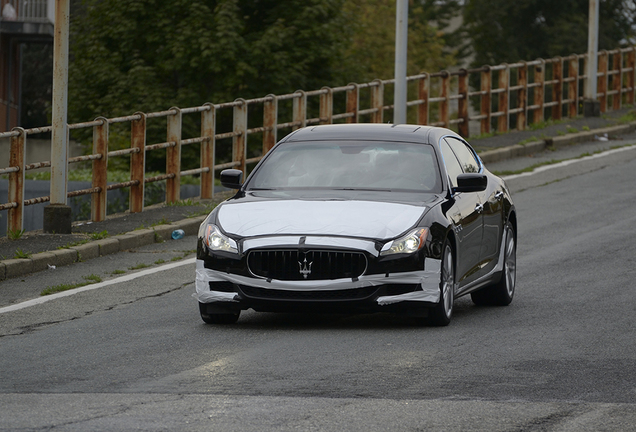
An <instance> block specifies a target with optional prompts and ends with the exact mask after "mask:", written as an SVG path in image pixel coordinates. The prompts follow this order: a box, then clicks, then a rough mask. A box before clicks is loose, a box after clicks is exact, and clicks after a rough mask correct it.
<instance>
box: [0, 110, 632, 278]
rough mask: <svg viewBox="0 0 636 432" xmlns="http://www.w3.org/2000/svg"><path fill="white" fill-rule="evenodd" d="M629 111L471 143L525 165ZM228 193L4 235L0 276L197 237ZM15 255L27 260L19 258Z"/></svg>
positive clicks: (625, 121) (498, 163) (603, 130)
mask: <svg viewBox="0 0 636 432" xmlns="http://www.w3.org/2000/svg"><path fill="white" fill-rule="evenodd" d="M629 113H630V110H629V109H623V110H620V111H615V112H611V113H608V114H607V115H604V116H603V117H597V118H583V117H579V118H575V119H567V120H564V121H563V122H559V123H558V124H548V125H546V126H545V127H544V128H541V129H536V130H527V131H514V132H510V133H506V134H500V135H494V136H488V137H483V138H476V139H469V142H470V143H471V144H472V145H473V147H474V148H475V149H476V150H477V151H478V152H479V155H480V157H481V158H482V160H483V161H484V163H485V164H486V165H487V167H488V168H489V169H490V170H491V171H499V170H501V171H503V170H506V169H523V168H524V167H528V166H531V165H532V164H534V163H535V159H534V158H533V156H534V155H538V154H541V153H544V152H546V150H552V149H555V148H564V147H567V146H573V144H577V143H583V142H588V143H589V142H594V140H595V137H596V136H601V137H604V136H605V134H607V137H608V138H610V139H611V138H618V137H619V136H620V135H622V134H629V133H631V132H634V131H636V121H634V120H636V119H634V118H633V117H630V116H629V115H628V114H629ZM630 120H631V121H630ZM598 143H599V145H600V144H602V148H609V147H610V146H612V145H614V144H615V143H614V142H612V141H611V140H610V141H599V142H598ZM573 147H576V146H573ZM596 147H598V146H595V148H596ZM586 151H587V150H586ZM570 153H572V151H571V152H570ZM572 154H575V156H576V155H578V153H576V152H574V153H572ZM575 156H574V157H575ZM544 159H545V157H544ZM508 167H514V168H508ZM520 167H521V168H520ZM229 196H230V194H228V193H224V194H217V195H216V196H215V198H214V199H213V200H206V201H197V200H187V201H185V202H183V203H181V204H184V205H171V206H167V205H165V204H158V205H154V206H151V207H148V208H146V209H145V210H144V211H143V212H142V213H135V214H130V213H123V214H117V215H112V216H109V217H108V218H107V220H105V221H103V222H94V223H91V222H84V223H75V224H74V226H73V229H72V234H66V235H60V234H44V233H42V232H41V231H33V232H28V233H25V234H23V235H22V236H21V237H20V238H19V239H17V240H9V239H7V238H6V237H3V238H0V259H1V261H0V280H5V279H10V278H17V277H20V276H23V275H26V274H29V273H33V272H37V271H41V270H46V269H48V268H49V266H51V265H55V266H62V265H69V264H72V263H74V262H78V261H85V260H88V259H92V258H97V257H99V256H101V255H107V254H111V253H117V252H119V251H122V250H127V249H131V248H135V247H139V246H144V245H147V244H151V243H154V242H157V241H161V240H166V239H169V238H170V235H171V233H172V231H174V230H176V229H183V230H184V231H185V232H186V235H194V234H196V233H197V230H198V228H199V225H200V224H201V222H202V221H203V219H204V218H205V216H206V215H207V214H208V213H209V212H210V211H211V210H212V209H213V208H214V207H215V206H216V205H217V204H218V203H219V202H221V201H223V200H224V199H226V198H228V197H229ZM16 255H28V258H15V257H16Z"/></svg>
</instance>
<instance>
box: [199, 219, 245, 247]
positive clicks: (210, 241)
mask: <svg viewBox="0 0 636 432" xmlns="http://www.w3.org/2000/svg"><path fill="white" fill-rule="evenodd" d="M203 241H204V242H205V244H206V245H207V246H208V248H210V250H213V251H224V252H230V253H236V254H237V253H238V247H237V245H236V242H235V241H234V240H232V239H231V238H229V237H228V236H226V235H224V234H223V233H222V232H221V230H220V229H219V227H217V226H216V225H213V224H209V225H208V226H206V227H205V233H204V236H203Z"/></svg>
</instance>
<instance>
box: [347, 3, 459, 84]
mask: <svg viewBox="0 0 636 432" xmlns="http://www.w3.org/2000/svg"><path fill="white" fill-rule="evenodd" d="M458 3H459V2H458V1H456V0H443V1H433V0H424V1H421V2H410V6H409V40H408V54H407V62H408V65H407V74H409V75H414V74H418V73H420V72H421V71H429V72H430V71H435V72H437V71H438V70H441V69H446V68H449V67H451V66H453V65H454V64H455V62H456V60H455V54H456V53H455V52H449V47H448V46H449V43H450V42H451V41H449V40H448V38H447V37H448V35H445V34H444V33H443V32H441V31H440V30H439V28H440V27H444V26H445V25H446V24H447V23H448V20H449V19H450V18H451V17H452V15H453V14H454V13H456V11H457V10H458ZM395 7H396V2H395V0H346V1H345V5H344V10H343V12H344V15H345V16H346V17H347V21H348V22H349V23H350V26H351V28H352V30H353V34H352V35H351V42H350V43H349V44H348V47H347V50H346V54H345V56H346V61H345V62H344V63H343V64H342V67H343V71H342V75H346V76H347V77H348V80H349V81H356V82H367V81H371V80H373V79H376V78H381V79H386V78H391V77H393V74H394V71H395Z"/></svg>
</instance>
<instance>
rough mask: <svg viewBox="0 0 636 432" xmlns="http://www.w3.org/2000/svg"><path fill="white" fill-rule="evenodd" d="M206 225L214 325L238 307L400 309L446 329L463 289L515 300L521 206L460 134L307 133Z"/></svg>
mask: <svg viewBox="0 0 636 432" xmlns="http://www.w3.org/2000/svg"><path fill="white" fill-rule="evenodd" d="M221 182H222V184H223V185H224V186H226V187H228V188H231V189H237V190H238V192H237V193H236V195H234V196H233V197H232V198H231V199H229V200H227V201H225V202H224V203H222V204H221V205H219V206H218V207H216V208H215V209H214V210H213V211H212V212H211V213H210V215H209V216H208V217H207V219H206V220H205V221H204V222H203V224H202V225H201V228H200V230H199V236H198V237H199V238H198V243H197V265H196V294H195V297H196V298H197V300H198V301H199V310H200V314H201V318H202V319H203V321H205V322H206V323H216V324H220V323H233V322H236V320H237V319H238V317H239V314H240V312H241V310H245V309H248V308H251V309H254V310H256V311H267V312H307V311H311V312H342V313H361V312H389V313H397V314H404V315H409V316H414V317H421V318H422V319H423V321H425V322H427V323H429V324H431V325H438V326H439V325H448V323H449V322H450V320H451V316H452V313H453V302H454V300H455V298H457V297H459V296H463V295H466V294H470V295H471V298H472V300H473V302H474V303H476V304H479V305H487V304H491V305H508V304H509V303H510V302H511V301H512V297H513V295H514V291H515V275H516V232H517V215H516V211H515V207H514V205H513V203H512V199H511V197H510V193H509V191H508V189H507V187H506V185H505V183H504V182H503V180H501V179H500V178H499V177H497V176H495V175H493V174H492V173H490V172H489V171H488V170H486V168H485V167H484V165H483V163H482V161H481V160H480V158H479V156H477V153H476V152H475V151H474V150H473V149H472V148H471V147H470V145H469V144H468V143H467V142H466V141H464V140H463V139H462V138H461V137H460V136H459V135H457V134H456V133H454V132H453V131H451V130H448V129H444V128H437V127H426V126H416V125H389V124H346V125H344V124H343V125H325V126H315V127H307V128H303V129H299V130H297V131H295V132H293V133H291V134H290V135H288V136H287V137H285V138H284V139H282V140H281V141H280V142H279V143H278V144H276V146H275V147H274V148H273V149H272V150H271V151H270V152H269V153H268V154H267V155H266V156H265V157H264V158H263V160H261V162H260V163H259V164H258V165H257V166H256V168H255V169H254V170H253V172H252V173H251V174H250V176H249V177H248V178H247V180H246V181H245V182H244V183H243V182H242V172H241V171H238V170H232V169H230V170H224V171H223V172H222V173H221Z"/></svg>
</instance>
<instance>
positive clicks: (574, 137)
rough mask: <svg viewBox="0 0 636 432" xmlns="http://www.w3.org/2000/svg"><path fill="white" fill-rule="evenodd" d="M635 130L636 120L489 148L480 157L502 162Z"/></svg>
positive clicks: (491, 161) (485, 159)
mask: <svg viewBox="0 0 636 432" xmlns="http://www.w3.org/2000/svg"><path fill="white" fill-rule="evenodd" d="M635 130H636V122H632V123H627V124H624V125H618V126H611V127H607V128H602V129H593V130H589V131H584V132H576V133H572V134H566V135H560V136H556V137H551V138H546V139H544V140H538V141H532V142H529V143H526V144H516V145H513V146H509V147H503V148H500V149H495V150H487V151H485V152H482V153H479V157H480V158H481V160H482V161H483V162H484V163H486V164H488V163H494V162H500V161H503V160H507V159H512V158H515V157H522V156H528V155H531V154H534V153H538V152H541V151H543V150H545V149H547V148H550V147H554V148H560V147H565V146H568V145H572V144H576V143H580V142H586V141H593V140H594V137H595V136H597V135H603V134H608V135H621V134H627V133H631V132H634V131H635Z"/></svg>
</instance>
